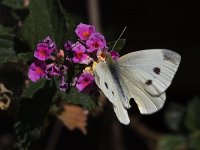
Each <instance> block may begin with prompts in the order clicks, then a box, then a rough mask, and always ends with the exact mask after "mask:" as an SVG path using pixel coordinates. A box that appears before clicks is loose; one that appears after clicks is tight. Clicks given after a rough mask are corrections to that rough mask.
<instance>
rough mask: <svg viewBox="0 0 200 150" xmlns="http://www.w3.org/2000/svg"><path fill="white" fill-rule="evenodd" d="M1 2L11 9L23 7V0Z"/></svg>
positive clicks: (4, 0)
mask: <svg viewBox="0 0 200 150" xmlns="http://www.w3.org/2000/svg"><path fill="white" fill-rule="evenodd" d="M2 4H4V5H6V6H8V7H11V8H13V9H21V8H24V0H3V2H2Z"/></svg>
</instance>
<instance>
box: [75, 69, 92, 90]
mask: <svg viewBox="0 0 200 150" xmlns="http://www.w3.org/2000/svg"><path fill="white" fill-rule="evenodd" d="M93 81H94V77H93V76H92V75H91V74H90V73H88V72H85V73H83V74H81V76H80V77H79V78H78V79H77V81H76V88H77V89H78V91H79V92H81V91H82V90H83V89H85V88H86V87H87V86H88V85H90V84H91V83H92V82H93Z"/></svg>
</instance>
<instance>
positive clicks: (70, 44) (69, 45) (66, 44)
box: [64, 41, 72, 51]
mask: <svg viewBox="0 0 200 150" xmlns="http://www.w3.org/2000/svg"><path fill="white" fill-rule="evenodd" d="M64 48H65V50H67V51H69V50H71V49H72V42H71V41H66V42H65V44H64Z"/></svg>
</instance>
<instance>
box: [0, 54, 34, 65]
mask: <svg viewBox="0 0 200 150" xmlns="http://www.w3.org/2000/svg"><path fill="white" fill-rule="evenodd" d="M33 59H34V56H33V53H32V52H26V53H20V54H18V55H8V56H0V64H2V63H5V62H22V63H23V64H27V63H28V62H29V61H32V60H33Z"/></svg>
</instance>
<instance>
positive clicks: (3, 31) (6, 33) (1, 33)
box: [0, 24, 12, 37]
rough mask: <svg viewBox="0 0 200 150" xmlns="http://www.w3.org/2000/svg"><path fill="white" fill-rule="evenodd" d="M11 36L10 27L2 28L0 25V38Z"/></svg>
mask: <svg viewBox="0 0 200 150" xmlns="http://www.w3.org/2000/svg"><path fill="white" fill-rule="evenodd" d="M10 35H12V28H10V27H4V26H3V25H1V24H0V37H2V36H10Z"/></svg>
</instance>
